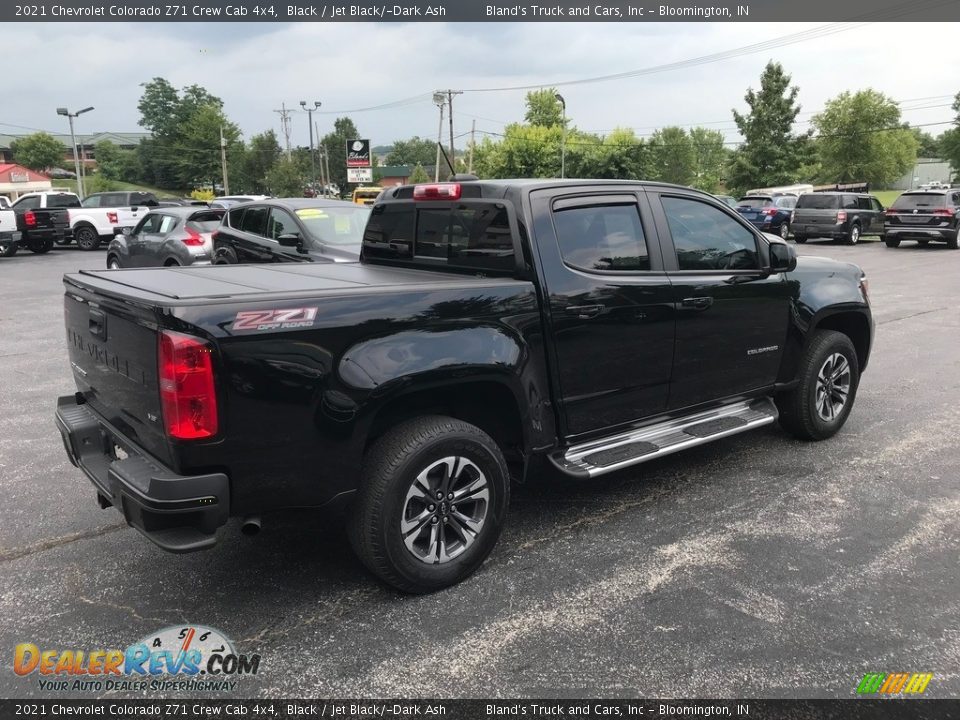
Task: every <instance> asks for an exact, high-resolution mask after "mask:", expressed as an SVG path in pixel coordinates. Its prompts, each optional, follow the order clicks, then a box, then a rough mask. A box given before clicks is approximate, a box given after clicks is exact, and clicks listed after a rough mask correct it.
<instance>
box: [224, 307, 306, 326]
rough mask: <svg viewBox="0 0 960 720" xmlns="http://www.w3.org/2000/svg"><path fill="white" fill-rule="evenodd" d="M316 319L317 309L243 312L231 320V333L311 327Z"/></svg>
mask: <svg viewBox="0 0 960 720" xmlns="http://www.w3.org/2000/svg"><path fill="white" fill-rule="evenodd" d="M316 319H317V308H315V307H306V308H285V309H283V310H244V311H242V312H238V313H237V316H236V317H235V318H234V319H233V325H232V326H231V327H230V329H231V330H232V331H237V330H286V329H287V328H304V327H312V326H313V322H314V320H316Z"/></svg>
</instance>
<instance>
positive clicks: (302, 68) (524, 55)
mask: <svg viewBox="0 0 960 720" xmlns="http://www.w3.org/2000/svg"><path fill="white" fill-rule="evenodd" d="M823 25H824V23H810V24H801V23H789V24H787V23H782V24H761V23H750V24H723V23H659V24H655V23H649V24H648V23H620V24H616V23H583V24H579V23H514V24H507V23H502V24H501V23H488V24H456V23H452V24H442V23H409V24H401V23H362V24H321V23H295V24H285V23H262V24H257V23H236V24H228V23H211V24H175V23H168V24H161V23H157V24H152V23H142V24H124V23H86V24H65V23H62V24H58V23H48V24H43V25H40V24H36V25H15V26H14V25H11V26H9V28H8V29H11V28H14V29H15V30H16V32H11V33H7V37H5V38H4V50H5V56H6V57H7V58H8V59H10V58H18V59H19V60H18V61H17V62H14V63H8V66H7V70H6V73H5V76H4V83H3V98H4V100H3V102H2V103H0V132H3V133H19V132H28V130H24V129H23V128H18V127H14V126H16V125H20V126H24V127H29V128H39V129H45V130H50V131H54V132H65V131H66V123H65V122H63V118H60V117H58V116H57V115H56V113H55V108H56V107H58V106H63V105H66V106H69V107H70V108H71V109H73V108H79V107H85V106H88V105H93V106H95V107H96V110H95V111H93V112H91V113H89V114H87V115H84V116H82V117H81V118H80V119H79V123H78V130H80V131H83V132H93V131H101V130H113V131H132V130H137V129H138V125H137V123H138V119H139V117H138V113H137V110H136V105H137V100H138V98H139V96H140V92H141V88H140V87H139V85H140V83H142V82H146V81H148V80H150V79H151V78H153V77H155V76H161V77H165V78H167V79H168V80H170V81H171V82H172V83H173V84H174V85H176V86H178V87H180V86H184V85H189V84H194V83H196V84H199V85H203V86H205V87H206V88H207V89H208V90H209V91H210V92H212V93H213V94H215V95H217V96H219V97H220V98H222V99H223V100H224V103H225V110H226V112H227V115H228V116H229V117H230V119H232V120H233V121H235V122H237V123H238V124H239V125H240V127H241V129H242V130H243V132H244V134H245V136H247V137H249V136H250V135H252V134H255V133H258V132H261V131H263V130H266V129H268V128H273V129H275V130H277V131H278V134H279V129H280V123H279V116H278V115H277V114H276V113H274V112H272V111H273V110H274V109H278V108H280V106H281V103H282V102H286V103H287V106H288V107H290V106H296V105H297V103H298V102H299V101H300V100H307V101H309V102H311V104H312V101H314V100H320V101H321V102H322V103H323V105H322V107H321V111H323V112H322V113H321V114H315V115H314V119H315V120H316V121H317V122H318V124H319V127H320V132H321V133H325V132H328V131H329V130H330V128H331V126H332V123H333V119H334V117H336V113H337V111H344V110H351V109H356V108H364V107H370V106H373V105H380V104H384V103H388V102H391V101H395V100H400V99H404V98H410V97H414V96H418V95H421V94H429V93H430V92H431V91H432V90H435V89H438V88H444V89H445V88H454V89H462V88H485V87H502V86H512V85H544V86H548V85H550V84H551V83H554V82H559V81H566V80H576V79H581V78H586V77H593V76H600V75H607V74H612V73H619V72H624V71H627V70H634V69H640V68H648V67H651V66H657V65H662V64H665V63H671V62H676V61H682V60H686V59H689V58H695V57H702V56H704V55H708V54H711V53H716V52H723V51H727V50H731V49H734V48H740V47H743V46H746V45H750V44H753V43H757V42H760V41H763V40H768V39H772V38H777V37H781V36H785V35H790V34H794V33H798V32H801V31H804V30H807V29H811V28H816V27H822V26H823ZM943 30H944V28H942V27H940V26H937V27H936V28H934V27H933V26H930V25H926V24H922V23H912V24H911V23H901V24H894V23H887V24H883V23H879V24H875V25H864V26H858V27H854V28H852V29H849V30H846V31H844V32H837V33H835V34H831V35H828V36H825V37H818V38H815V39H812V40H808V41H805V42H798V43H795V44H790V45H786V46H783V47H777V48H772V49H767V50H765V51H763V52H759V53H753V54H746V55H741V56H739V57H734V58H731V59H726V60H722V61H719V62H714V63H710V64H706V65H700V66H695V67H689V68H685V69H680V70H671V71H669V72H662V73H656V74H650V75H645V76H640V77H632V78H627V79H622V80H616V81H607V82H598V83H592V84H582V85H571V86H568V87H563V88H561V91H562V92H563V95H564V96H565V98H566V101H567V107H568V113H569V116H570V117H571V119H572V121H573V122H574V123H575V124H576V125H577V126H578V127H580V128H581V129H584V130H588V131H593V132H602V131H609V130H610V129H612V128H615V127H632V128H635V129H636V132H637V133H638V134H640V135H647V134H649V133H651V132H653V130H654V129H655V128H657V127H662V126H664V125H673V124H676V125H683V126H691V125H699V124H707V126H708V127H711V128H715V129H718V130H721V131H723V132H724V133H725V135H726V136H727V137H728V139H729V140H735V139H736V131H735V128H734V125H733V122H732V118H731V112H730V110H731V108H734V107H736V108H738V109H743V107H744V102H743V95H744V92H745V91H746V89H747V87H748V86H751V85H752V86H754V87H756V85H757V83H758V79H759V75H760V72H761V70H762V69H763V66H764V65H765V63H766V62H767V61H768V60H770V59H773V60H777V61H779V62H782V63H783V64H784V66H785V67H786V69H787V71H788V72H790V73H791V74H792V75H793V80H794V83H795V84H796V85H798V86H799V87H800V97H799V99H800V103H801V105H802V106H803V112H804V114H803V115H801V117H800V119H801V120H804V121H808V120H809V118H810V115H811V114H812V113H813V112H815V111H817V110H819V109H820V108H821V107H822V106H823V103H824V101H826V100H827V99H829V98H830V97H833V96H835V95H837V94H838V93H840V92H842V91H844V90H857V89H861V88H866V87H873V88H875V89H877V90H879V91H881V92H884V93H886V94H887V95H889V96H890V97H892V98H895V99H897V100H906V101H908V102H905V103H904V105H903V108H904V110H905V112H904V119H905V120H907V121H909V122H910V123H912V124H926V123H936V122H940V121H947V120H950V119H951V118H952V116H953V113H952V111H951V110H950V108H949V104H950V98H949V97H947V96H951V95H953V94H954V93H955V92H957V91H958V90H960V80H957V78H960V53H956V52H947V51H946V49H944V50H943V51H942V52H941V54H942V56H936V55H933V54H932V53H933V52H937V50H936V47H937V45H933V46H931V44H930V39H931V38H932V37H938V36H939V35H940V33H941V32H942V31H943ZM81 39H82V41H81ZM931 47H933V48H934V49H933V50H931ZM939 47H943V48H946V46H942V45H941V46H939ZM893 48H896V51H894V50H893ZM523 99H524V92H523V91H507V92H493V93H476V92H469V93H465V94H463V95H460V96H458V97H457V98H456V100H455V103H454V108H455V111H456V112H455V116H454V119H455V124H456V128H455V130H456V133H457V134H461V133H465V132H468V131H469V130H470V125H471V122H472V121H474V120H475V121H476V123H477V128H478V130H479V131H487V132H494V133H495V132H498V131H502V129H503V125H504V124H505V123H507V122H511V121H515V120H519V119H521V118H522V116H523ZM328 112H329V113H332V114H327V113H328ZM350 115H351V117H352V118H353V120H354V122H355V123H356V124H357V126H358V128H359V129H360V131H361V134H363V135H365V136H369V137H370V138H371V139H372V141H373V143H374V144H375V145H381V144H389V143H390V142H391V141H392V140H394V139H396V138H405V137H409V136H411V135H415V134H417V135H421V136H427V137H431V136H434V135H435V134H436V131H437V109H436V107H435V106H434V105H433V104H432V102H431V101H430V99H429V97H424V98H423V99H421V100H417V101H411V102H410V103H409V104H405V105H402V106H399V107H393V108H390V109H385V110H379V111H372V112H354V113H350ZM807 127H808V126H807V125H800V126H799V127H798V129H800V130H803V129H806V128H807ZM946 127H947V125H939V126H934V127H930V128H927V129H928V130H931V131H932V132H934V133H935V134H936V133H939V132H940V131H942V130H943V129H945V128H946ZM445 131H446V130H445ZM307 132H308V128H307V120H306V115H305V114H297V115H295V116H294V118H293V135H292V140H293V142H294V143H295V144H303V145H305V144H306V143H307ZM458 142H463V140H460V141H458Z"/></svg>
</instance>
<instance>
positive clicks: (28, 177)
mask: <svg viewBox="0 0 960 720" xmlns="http://www.w3.org/2000/svg"><path fill="white" fill-rule="evenodd" d="M51 188H52V184H51V182H50V178H49V177H47V176H46V175H44V174H43V173H39V172H36V171H35V170H28V169H27V168H25V167H23V165H15V164H14V163H0V195H6V196H7V197H8V198H10V201H11V202H12V201H14V200H16V199H17V198H18V197H20V196H21V195H23V194H24V193H28V192H43V191H44V190H50V189H51Z"/></svg>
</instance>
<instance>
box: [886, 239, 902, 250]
mask: <svg viewBox="0 0 960 720" xmlns="http://www.w3.org/2000/svg"><path fill="white" fill-rule="evenodd" d="M883 242H884V243H886V245H887V247H888V248H895V247H900V240H899V239H898V238H892V237H885V238H884V239H883Z"/></svg>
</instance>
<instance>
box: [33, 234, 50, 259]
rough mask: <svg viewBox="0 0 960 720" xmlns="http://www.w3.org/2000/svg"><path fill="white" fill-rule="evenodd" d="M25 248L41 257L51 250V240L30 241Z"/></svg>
mask: <svg viewBox="0 0 960 720" xmlns="http://www.w3.org/2000/svg"><path fill="white" fill-rule="evenodd" d="M27 247H28V248H30V252H34V253H36V254H37V255H43V254H44V253H48V252H50V251H51V250H53V238H44V239H42V240H31V241H30V242H29V243H28V244H27Z"/></svg>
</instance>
